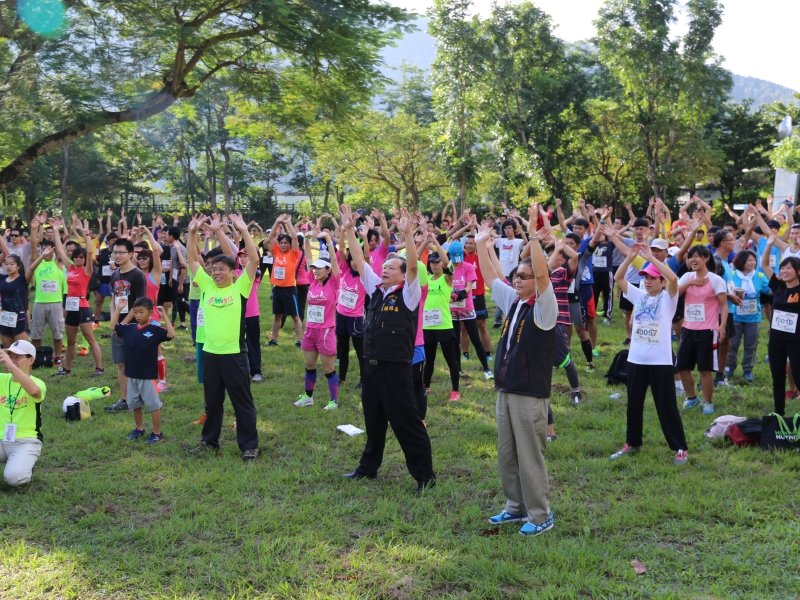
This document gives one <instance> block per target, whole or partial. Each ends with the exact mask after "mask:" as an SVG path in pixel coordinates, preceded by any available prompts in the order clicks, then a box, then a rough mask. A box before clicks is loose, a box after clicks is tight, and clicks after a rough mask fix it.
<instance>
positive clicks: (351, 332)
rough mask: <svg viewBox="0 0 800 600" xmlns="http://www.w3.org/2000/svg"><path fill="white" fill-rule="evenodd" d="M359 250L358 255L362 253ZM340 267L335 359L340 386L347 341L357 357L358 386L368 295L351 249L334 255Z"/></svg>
mask: <svg viewBox="0 0 800 600" xmlns="http://www.w3.org/2000/svg"><path fill="white" fill-rule="evenodd" d="M361 251H362V250H361V248H358V250H357V252H361ZM336 260H337V263H338V265H337V266H338V267H339V298H338V303H337V305H336V358H338V359H339V384H343V383H344V382H345V381H346V380H347V371H348V369H349V368H350V340H353V348H354V349H355V351H356V356H357V357H358V366H359V372H358V373H359V382H358V385H357V386H356V389H361V380H360V379H361V378H360V376H361V373H362V372H363V370H364V300H365V298H366V297H367V291H366V290H365V289H364V284H363V283H361V277H360V276H359V274H358V271H356V270H355V269H353V266H352V256H351V255H350V248H347V249H346V250H339V251H338V252H337V253H336Z"/></svg>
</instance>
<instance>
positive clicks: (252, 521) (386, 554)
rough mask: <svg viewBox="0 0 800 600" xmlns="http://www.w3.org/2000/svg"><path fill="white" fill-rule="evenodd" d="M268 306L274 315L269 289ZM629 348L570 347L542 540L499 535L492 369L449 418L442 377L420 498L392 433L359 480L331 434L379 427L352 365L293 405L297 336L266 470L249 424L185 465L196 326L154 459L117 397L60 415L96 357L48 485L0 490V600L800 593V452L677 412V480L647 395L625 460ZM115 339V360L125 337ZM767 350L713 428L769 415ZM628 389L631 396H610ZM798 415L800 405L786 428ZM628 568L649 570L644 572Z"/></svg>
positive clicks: (615, 332) (71, 382)
mask: <svg viewBox="0 0 800 600" xmlns="http://www.w3.org/2000/svg"><path fill="white" fill-rule="evenodd" d="M261 296H262V302H261V305H262V307H266V310H265V311H264V312H265V313H268V312H269V301H268V298H269V290H268V288H267V287H266V286H265V288H264V289H262V291H261ZM267 320H269V317H267V318H266V319H264V321H267ZM107 331H108V330H107V329H106V328H105V327H104V328H103V329H101V330H98V333H102V332H106V333H107ZM262 332H264V333H265V332H266V323H262ZM493 334H494V336H495V337H496V336H497V331H493ZM623 337H624V335H623V333H622V329H621V326H620V325H619V324H615V325H614V326H612V327H610V328H608V327H602V326H601V327H600V341H601V345H600V350H601V351H602V357H601V358H600V359H598V360H597V361H596V363H597V365H598V368H597V371H596V372H595V373H594V374H591V375H590V374H588V373H586V372H584V371H583V367H584V360H583V358H582V356H581V355H580V350H579V349H578V344H577V341H575V340H574V348H575V349H576V354H577V363H578V365H579V368H580V370H581V384H582V387H583V388H584V389H585V390H586V395H585V397H586V399H587V402H586V403H585V405H583V406H581V407H580V408H578V409H575V408H572V407H570V406H569V405H568V398H567V396H566V395H565V394H564V392H565V391H566V390H567V382H566V377H565V375H564V373H563V372H555V373H554V376H553V382H554V384H555V386H554V388H555V389H554V394H553V397H552V399H551V401H552V406H553V410H554V412H555V417H556V428H557V432H558V436H559V437H558V441H556V442H555V443H553V444H551V445H550V446H549V447H548V452H547V462H548V467H549V470H550V478H551V480H550V487H551V495H552V507H553V510H554V511H555V514H556V523H555V528H554V529H553V530H552V531H550V532H548V533H546V534H544V535H543V536H540V537H538V538H534V539H529V538H524V537H522V536H520V535H518V534H517V530H518V526H517V525H507V526H505V527H502V528H501V529H500V531H499V534H497V535H482V534H483V533H491V529H492V528H491V527H490V526H489V524H488V523H487V522H486V517H487V516H488V515H490V514H494V513H496V512H498V511H499V510H500V509H502V507H503V502H504V497H503V494H502V490H501V486H500V481H499V479H498V476H497V466H496V429H495V423H494V399H495V394H494V392H493V389H492V387H491V385H490V384H489V382H485V381H484V380H483V376H482V374H481V372H480V368H479V363H478V362H477V360H475V359H473V360H472V361H470V362H466V363H465V369H466V370H467V371H468V372H469V373H470V374H471V378H470V379H468V380H467V381H465V382H464V383H463V385H462V394H463V397H462V400H461V401H460V402H458V403H452V404H451V403H449V402H448V401H447V396H448V392H449V385H448V379H447V375H446V372H445V367H444V361H443V360H442V359H441V358H440V359H439V363H438V364H437V371H436V373H435V375H434V383H433V391H432V395H431V397H430V400H429V402H430V408H429V411H428V418H427V424H428V431H429V433H430V435H431V440H432V444H433V453H434V455H433V459H434V467H435V469H436V471H437V475H438V481H439V485H438V486H437V487H436V488H435V489H433V490H431V491H429V492H428V493H426V494H425V495H424V496H423V497H421V498H418V497H415V495H414V494H413V493H412V490H413V489H414V487H415V482H414V481H413V480H412V479H411V478H410V476H409V475H408V473H407V471H406V469H405V464H404V461H403V456H402V453H401V452H400V449H399V447H398V445H397V442H396V440H395V439H394V438H393V437H392V436H390V438H389V440H388V443H387V452H386V456H385V460H384V465H383V467H382V469H381V472H380V476H379V478H378V479H377V480H375V481H360V482H353V481H343V480H342V478H341V474H342V473H344V472H346V471H348V470H350V469H352V468H354V467H355V466H356V465H357V461H358V458H359V456H360V452H361V450H362V448H363V444H364V441H365V438H364V436H363V435H362V436H357V437H355V438H349V437H347V436H345V435H344V434H342V433H340V432H338V431H337V430H336V426H337V425H340V424H344V423H352V424H354V425H356V426H361V427H362V428H363V418H362V416H361V407H360V400H359V397H358V396H357V394H356V393H355V392H354V390H353V387H354V385H355V383H356V382H357V369H358V367H357V364H354V366H355V373H353V374H352V376H351V377H350V381H348V382H347V384H346V385H345V386H343V387H342V391H341V408H340V409H339V410H337V411H332V412H325V411H323V410H322V406H324V402H317V405H316V406H314V407H312V408H304V409H298V408H295V407H294V406H292V401H293V400H295V399H296V397H297V396H298V395H299V394H300V393H301V391H302V385H303V368H304V367H303V362H302V358H301V353H300V351H299V350H298V349H296V348H295V347H294V346H293V344H292V338H291V336H290V333H289V327H288V326H287V327H286V328H285V330H284V332H283V333H282V337H281V345H280V346H279V347H278V348H269V349H266V348H265V349H263V359H264V378H265V381H264V382H263V383H261V384H259V385H254V387H253V391H254V396H255V401H256V406H257V409H258V413H259V421H258V429H259V434H260V439H261V442H260V444H261V456H260V458H259V459H258V460H257V461H256V462H255V463H252V464H244V463H243V462H242V460H241V458H240V453H239V450H238V448H237V446H236V443H235V435H234V432H232V431H231V430H230V429H228V427H230V424H231V422H232V419H233V415H232V411H229V413H228V416H227V417H226V429H225V431H224V434H223V440H222V443H223V451H222V456H221V457H219V458H215V457H202V458H194V457H189V456H187V454H186V452H185V450H186V449H187V448H189V447H191V446H193V445H195V444H196V443H197V442H198V441H199V434H200V429H199V427H196V426H192V425H190V424H189V423H190V421H192V420H194V419H196V418H197V417H198V416H199V415H200V413H201V412H202V394H201V389H200V386H199V385H198V384H197V383H196V380H195V377H194V364H193V359H192V362H190V361H189V360H187V356H188V355H192V352H193V351H192V345H191V340H190V336H189V334H188V332H179V335H178V338H177V340H175V341H173V342H171V343H169V344H167V345H166V347H165V352H166V356H167V361H168V368H169V372H168V382H169V386H170V389H169V391H168V392H167V393H166V394H164V395H163V400H164V402H165V407H164V410H163V417H164V420H163V431H164V434H165V436H166V440H167V441H166V442H165V443H163V444H159V445H157V446H155V447H151V446H145V445H144V444H142V443H130V442H126V441H125V440H124V439H123V438H124V436H125V435H126V434H127V433H128V432H129V431H130V430H131V429H132V427H133V420H132V417H131V416H130V415H127V414H115V415H112V414H107V413H105V412H104V411H103V409H102V407H103V405H104V404H106V403H107V402H103V401H95V402H93V403H92V408H93V410H94V418H93V419H92V420H91V421H88V422H80V423H67V422H65V421H64V419H63V416H62V413H61V402H62V400H63V399H64V398H65V397H66V396H67V395H70V394H71V393H74V392H75V391H78V390H80V389H83V388H85V387H89V386H90V385H93V384H95V383H96V382H95V381H94V380H93V379H92V378H90V377H89V374H90V373H91V370H92V362H91V358H90V357H86V358H78V359H76V364H75V366H74V373H75V375H73V376H71V377H68V378H65V379H54V378H52V377H50V376H49V373H44V372H43V371H39V372H37V375H39V376H42V377H44V378H45V379H46V382H47V385H48V391H47V398H46V401H45V403H44V407H43V417H44V434H45V436H46V437H45V445H44V450H43V452H42V456H41V458H40V460H39V463H38V465H37V467H36V469H35V471H34V479H33V481H32V482H31V483H30V484H29V485H27V486H25V487H23V488H22V489H18V490H16V489H11V488H9V487H8V486H6V485H5V484H4V483H0V507H2V509H1V510H0V534H2V538H1V539H2V543H0V598H81V599H83V598H151V597H153V598H263V597H275V598H397V599H399V598H462V597H463V598H466V597H469V598H522V597H530V598H676V599H677V598H681V599H683V598H732V597H748V598H794V597H796V596H797V594H798V592H799V591H800V570H799V567H800V544H798V540H800V521H798V517H800V497H799V496H798V484H797V477H798V471H800V455H797V454H776V455H770V454H765V453H763V452H762V451H761V450H760V449H738V448H735V447H732V446H730V445H729V444H726V443H721V442H714V441H711V440H708V439H706V438H705V437H704V436H703V431H704V430H705V429H706V428H707V427H708V426H709V424H710V423H711V421H712V420H713V417H706V416H703V415H701V413H700V410H699V409H695V410H692V411H690V412H683V413H682V415H683V417H684V426H685V428H686V433H687V438H688V441H689V450H690V459H689V464H688V465H687V466H685V467H675V466H673V464H672V453H671V452H670V450H669V449H668V448H667V446H666V443H665V441H664V439H663V436H662V434H661V430H660V428H659V425H658V421H657V419H656V415H655V410H654V409H653V405H652V402H650V401H648V404H647V407H646V413H645V432H644V440H645V447H644V450H643V451H642V452H641V453H640V454H639V455H638V456H635V457H625V458H624V459H621V460H619V461H617V462H613V463H612V462H611V461H609V456H610V455H611V453H612V452H614V451H615V450H617V449H618V448H619V447H620V446H621V445H622V443H623V442H624V432H625V393H624V389H623V388H621V387H620V388H610V387H608V386H607V385H606V384H605V382H604V379H603V378H602V374H603V373H605V371H606V370H607V368H608V365H609V364H610V361H611V359H612V357H613V355H614V353H615V352H616V351H617V350H618V349H619V347H620V346H619V343H618V342H619V341H620V340H621V339H622V338H623ZM101 342H102V344H103V347H104V356H105V357H107V358H110V351H109V340H108V339H103V340H101ZM262 342H263V340H262ZM765 352H766V339H765V337H764V336H762V339H761V344H760V346H759V355H758V364H757V367H756V373H755V375H756V383H755V384H751V385H748V386H745V385H744V382H743V381H741V380H739V379H737V380H736V383H737V384H738V385H737V387H736V388H734V389H731V390H730V391H727V390H725V391H720V392H718V393H717V394H716V396H715V404H716V406H717V415H722V414H738V415H743V416H761V415H763V414H766V413H768V412H770V410H771V406H772V401H771V395H770V388H769V385H770V375H769V370H768V365H765V364H764V354H765ZM353 363H355V357H354V356H353V360H351V364H353ZM109 367H111V368H109ZM106 369H107V372H108V373H112V372H113V366H112V365H110V364H107V365H106ZM112 382H113V386H114V395H113V396H112V398H111V400H112V401H113V400H116V398H117V397H118V395H117V391H116V383H115V379H113V377H112V376H111V375H108V376H106V378H105V380H104V383H107V384H109V385H111V384H112ZM319 383H320V384H321V385H319V386H318V389H319V391H320V393H319V394H318V397H319V399H320V400H326V397H325V394H326V393H327V386H326V385H325V380H324V378H322V377H320V379H319ZM618 391H619V392H621V393H622V398H621V399H620V400H612V399H610V398H609V396H610V394H612V393H614V392H618ZM797 408H798V406H797V404H795V405H794V406H792V404H791V403H790V404H789V407H788V410H789V413H790V414H791V413H793V412H795V410H796V409H797ZM145 423H146V424H147V429H148V431H149V430H150V425H149V422H148V421H147V420H146V421H145ZM632 560H639V561H641V562H643V563H644V564H645V565H646V566H647V569H648V571H647V573H646V574H644V575H636V574H634V571H633V568H632V567H631V565H630V562H631V561H632Z"/></svg>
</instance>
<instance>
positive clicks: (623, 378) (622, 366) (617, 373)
mask: <svg viewBox="0 0 800 600" xmlns="http://www.w3.org/2000/svg"><path fill="white" fill-rule="evenodd" d="M605 377H606V380H607V381H608V383H609V385H614V384H618V383H622V384H627V383H628V351H627V350H620V351H619V352H617V354H616V355H615V356H614V360H612V361H611V366H610V367H609V368H608V373H606V375H605Z"/></svg>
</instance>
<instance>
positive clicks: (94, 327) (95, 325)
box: [92, 321, 100, 329]
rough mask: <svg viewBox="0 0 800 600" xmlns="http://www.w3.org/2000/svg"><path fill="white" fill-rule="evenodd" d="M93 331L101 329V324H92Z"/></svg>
mask: <svg viewBox="0 0 800 600" xmlns="http://www.w3.org/2000/svg"><path fill="white" fill-rule="evenodd" d="M92 329H100V323H98V322H97V321H95V322H94V323H92Z"/></svg>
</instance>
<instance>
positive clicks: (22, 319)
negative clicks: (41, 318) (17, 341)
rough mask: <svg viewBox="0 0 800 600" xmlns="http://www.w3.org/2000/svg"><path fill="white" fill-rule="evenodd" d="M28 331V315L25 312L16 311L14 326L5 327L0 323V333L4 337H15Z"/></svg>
mask: <svg viewBox="0 0 800 600" xmlns="http://www.w3.org/2000/svg"><path fill="white" fill-rule="evenodd" d="M26 331H28V317H27V316H26V315H25V313H17V325H16V327H6V326H4V325H0V335H3V336H5V337H10V338H13V337H17V336H18V335H21V334H23V333H25V332H26Z"/></svg>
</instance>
